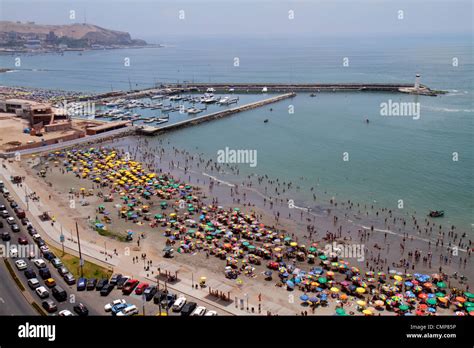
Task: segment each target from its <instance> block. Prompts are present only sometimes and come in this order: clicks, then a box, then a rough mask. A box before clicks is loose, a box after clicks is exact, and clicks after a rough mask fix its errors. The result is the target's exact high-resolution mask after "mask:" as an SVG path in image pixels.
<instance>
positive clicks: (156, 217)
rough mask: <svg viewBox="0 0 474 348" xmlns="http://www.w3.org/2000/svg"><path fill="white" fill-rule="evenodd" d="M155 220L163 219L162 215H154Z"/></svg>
mask: <svg viewBox="0 0 474 348" xmlns="http://www.w3.org/2000/svg"><path fill="white" fill-rule="evenodd" d="M155 219H163V215H161V214H156V215H155Z"/></svg>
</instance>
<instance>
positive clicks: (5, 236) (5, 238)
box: [2, 231, 12, 242]
mask: <svg viewBox="0 0 474 348" xmlns="http://www.w3.org/2000/svg"><path fill="white" fill-rule="evenodd" d="M10 239H12V237H11V236H10V233H8V232H7V231H3V232H2V240H3V241H4V242H7V241H9V240H10Z"/></svg>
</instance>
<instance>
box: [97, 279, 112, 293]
mask: <svg viewBox="0 0 474 348" xmlns="http://www.w3.org/2000/svg"><path fill="white" fill-rule="evenodd" d="M108 283H109V280H108V279H106V278H102V279H101V280H99V281H98V282H97V285H96V286H95V289H96V290H101V289H102V288H103V287H104V286H106V285H107V284H108Z"/></svg>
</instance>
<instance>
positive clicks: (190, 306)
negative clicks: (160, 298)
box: [181, 302, 197, 316]
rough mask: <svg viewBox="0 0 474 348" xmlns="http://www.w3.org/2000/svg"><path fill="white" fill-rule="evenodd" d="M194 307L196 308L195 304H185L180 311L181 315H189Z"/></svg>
mask: <svg viewBox="0 0 474 348" xmlns="http://www.w3.org/2000/svg"><path fill="white" fill-rule="evenodd" d="M196 307H197V303H196V302H187V303H186V304H185V305H184V306H183V308H182V309H181V315H184V316H188V315H190V314H191V313H192V312H193V311H194V309H195V308H196Z"/></svg>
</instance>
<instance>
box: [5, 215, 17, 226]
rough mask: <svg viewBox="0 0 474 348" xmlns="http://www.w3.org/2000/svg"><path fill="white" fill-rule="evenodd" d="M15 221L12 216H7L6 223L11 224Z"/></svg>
mask: <svg viewBox="0 0 474 348" xmlns="http://www.w3.org/2000/svg"><path fill="white" fill-rule="evenodd" d="M14 223H15V218H13V217H12V216H9V217H7V224H9V225H13V224H14Z"/></svg>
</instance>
